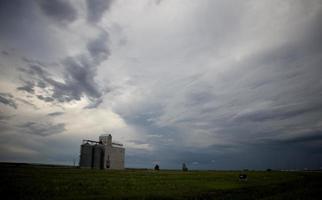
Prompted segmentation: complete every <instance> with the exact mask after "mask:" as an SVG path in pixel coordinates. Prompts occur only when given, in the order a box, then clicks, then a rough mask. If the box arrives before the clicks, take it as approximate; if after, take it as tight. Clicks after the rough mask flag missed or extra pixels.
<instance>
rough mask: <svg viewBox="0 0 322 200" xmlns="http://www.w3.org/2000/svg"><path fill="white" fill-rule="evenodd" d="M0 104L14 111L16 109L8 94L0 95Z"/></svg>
mask: <svg viewBox="0 0 322 200" xmlns="http://www.w3.org/2000/svg"><path fill="white" fill-rule="evenodd" d="M0 103H2V104H4V105H7V106H10V107H12V108H14V109H17V108H18V106H17V103H16V101H15V100H14V97H13V96H12V95H11V94H9V93H0Z"/></svg>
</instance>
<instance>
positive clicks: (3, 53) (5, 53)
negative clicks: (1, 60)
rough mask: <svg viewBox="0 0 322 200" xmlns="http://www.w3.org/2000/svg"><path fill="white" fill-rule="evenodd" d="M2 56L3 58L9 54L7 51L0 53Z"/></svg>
mask: <svg viewBox="0 0 322 200" xmlns="http://www.w3.org/2000/svg"><path fill="white" fill-rule="evenodd" d="M1 53H2V55H5V56H8V55H9V52H8V51H4V50H3V51H1Z"/></svg>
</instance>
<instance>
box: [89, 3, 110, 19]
mask: <svg viewBox="0 0 322 200" xmlns="http://www.w3.org/2000/svg"><path fill="white" fill-rule="evenodd" d="M86 2H87V20H88V21H89V22H92V23H96V22H98V21H100V19H101V18H102V16H103V14H104V12H105V11H107V10H108V9H109V8H110V7H111V4H112V3H113V0H87V1H86Z"/></svg>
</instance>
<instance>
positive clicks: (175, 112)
mask: <svg viewBox="0 0 322 200" xmlns="http://www.w3.org/2000/svg"><path fill="white" fill-rule="evenodd" d="M321 19H322V2H321V1H320V0H285V1H280V0H267V1H266V0H264V1H257V0H247V1H244V0H243V1H242V0H240V1H239V0H228V1H227V0H209V1H206V0H201V1H188V0H187V1H183V0H181V1H180V0H175V1H173V0H171V1H170V0H140V1H122V0H120V1H117V0H115V1H112V0H107V1H105V0H66V1H65V0H64V1H63V0H51V1H49V0H48V1H45V0H1V1H0V27H1V28H0V69H1V73H0V130H1V133H0V160H1V161H16V162H40V163H56V164H72V163H73V160H74V159H78V156H79V145H80V143H81V140H82V139H97V138H98V136H99V135H100V134H102V133H106V132H107V131H108V132H109V133H111V134H112V135H113V139H115V140H117V141H120V142H122V143H124V145H125V147H126V167H146V168H150V167H152V166H153V164H154V163H159V164H160V166H161V168H180V167H181V164H182V162H185V163H186V164H187V166H188V168H191V169H243V168H249V169H266V168H276V169H286V168H287V169H295V168H297V169H303V168H320V167H322V117H321V116H322V101H321V99H322V67H321V64H322V45H321V44H322V20H321Z"/></svg>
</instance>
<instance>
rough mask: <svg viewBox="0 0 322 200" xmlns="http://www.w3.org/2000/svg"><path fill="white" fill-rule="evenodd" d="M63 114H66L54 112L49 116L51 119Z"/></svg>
mask: <svg viewBox="0 0 322 200" xmlns="http://www.w3.org/2000/svg"><path fill="white" fill-rule="evenodd" d="M63 114H64V112H52V113H48V114H47V115H48V116H50V117H56V116H60V115H63Z"/></svg>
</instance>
